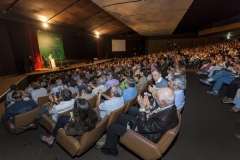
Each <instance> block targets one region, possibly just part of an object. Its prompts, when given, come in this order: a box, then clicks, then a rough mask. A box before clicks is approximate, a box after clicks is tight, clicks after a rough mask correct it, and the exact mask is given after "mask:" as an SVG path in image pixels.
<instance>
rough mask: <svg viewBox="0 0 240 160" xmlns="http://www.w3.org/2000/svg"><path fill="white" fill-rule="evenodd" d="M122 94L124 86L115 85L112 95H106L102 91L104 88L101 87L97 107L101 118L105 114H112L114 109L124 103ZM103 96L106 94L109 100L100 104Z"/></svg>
mask: <svg viewBox="0 0 240 160" xmlns="http://www.w3.org/2000/svg"><path fill="white" fill-rule="evenodd" d="M122 94H123V91H122V88H121V87H119V86H115V87H113V88H112V89H111V96H108V95H105V94H104V93H102V90H101V89H99V93H98V99H97V102H96V107H97V109H99V112H100V117H101V118H103V117H104V116H105V115H110V113H111V112H112V111H115V110H117V109H119V108H121V107H122V106H123V105H124V99H123V97H122ZM101 96H104V97H105V98H106V99H107V100H106V101H104V102H102V103H101V104H100V100H101Z"/></svg>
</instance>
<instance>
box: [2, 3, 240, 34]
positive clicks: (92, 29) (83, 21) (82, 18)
mask: <svg viewBox="0 0 240 160" xmlns="http://www.w3.org/2000/svg"><path fill="white" fill-rule="evenodd" d="M95 1H98V0H95ZM108 1H109V0H108ZM115 1H116V2H117V3H116V4H118V2H121V3H131V4H129V5H131V6H133V7H134V5H135V9H136V7H137V6H138V4H139V3H141V1H142V0H132V1H131V0H114V1H109V2H114V3H115ZM153 1H155V2H156V0H145V1H144V2H142V3H143V4H146V5H148V4H149V5H150V3H151V2H153ZM182 1H183V2H185V1H184V0H182ZM186 1H188V2H189V0H186ZM104 2H107V1H102V3H104ZM132 2H138V3H132ZM166 2H169V5H168V6H167V7H168V8H170V9H171V4H179V1H178V0H171V1H165V3H166ZM186 6H187V5H186ZM104 7H106V6H104ZM104 7H102V8H101V7H99V6H98V5H96V4H95V3H94V2H92V1H91V0H34V1H33V0H1V1H0V11H1V13H0V18H4V19H10V20H18V19H19V18H17V17H21V19H24V18H26V20H25V21H24V22H27V21H28V20H35V21H36V22H44V21H46V22H47V23H48V24H49V27H51V24H53V25H58V26H62V27H68V28H73V29H75V30H79V31H83V32H89V33H91V34H95V33H98V34H100V35H108V36H114V35H128V34H136V32H138V31H137V29H135V28H138V26H135V28H130V27H131V26H130V25H128V24H124V23H123V22H121V21H120V20H118V19H116V16H115V17H114V16H112V15H111V14H109V13H108V12H107V11H106V10H107V9H104ZM107 7H108V6H107ZM114 7H115V6H114ZM119 7H121V5H119ZM174 7H175V8H177V6H174ZM163 8H164V7H163ZM118 9H119V8H118ZM124 9H126V8H120V10H123V11H125V12H126V10H124ZM173 9H174V8H173ZM136 10H137V9H136ZM184 10H185V12H186V13H185V14H183V17H182V18H181V19H179V21H178V22H179V23H178V24H176V28H175V30H173V31H174V32H173V33H172V34H182V33H189V32H198V31H199V30H200V29H207V28H210V27H211V26H212V24H213V23H216V22H219V21H222V20H226V21H224V22H223V23H226V24H228V23H229V21H228V20H227V19H229V18H231V17H234V16H238V15H240V0H193V1H192V2H191V5H190V7H189V8H186V9H185V8H184ZM138 12H139V13H143V10H141V9H139V10H138ZM182 13H183V12H182ZM169 14H170V13H169ZM146 15H147V16H148V17H149V16H151V14H149V13H147V14H146ZM175 15H176V13H175ZM143 16H144V14H143ZM152 16H155V17H159V16H160V17H161V16H162V17H164V16H163V15H161V14H158V15H156V13H154V14H152ZM165 17H166V16H165ZM172 17H174V14H172ZM149 18H150V17H149ZM151 18H154V17H151ZM170 18H171V17H170ZM19 21H20V20H19ZM29 22H30V21H29ZM139 24H140V23H139ZM145 28H146V27H145ZM145 28H144V29H145ZM149 28H151V27H149ZM166 29H167V26H166ZM138 33H140V32H138ZM168 34H169V33H168Z"/></svg>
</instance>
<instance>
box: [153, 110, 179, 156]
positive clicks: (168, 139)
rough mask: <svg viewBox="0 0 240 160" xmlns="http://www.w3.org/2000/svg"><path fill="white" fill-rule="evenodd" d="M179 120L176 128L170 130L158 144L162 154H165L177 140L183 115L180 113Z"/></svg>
mask: <svg viewBox="0 0 240 160" xmlns="http://www.w3.org/2000/svg"><path fill="white" fill-rule="evenodd" d="M178 120H179V123H178V125H177V126H176V127H175V128H173V129H171V130H168V131H167V132H166V133H165V134H164V135H163V136H162V138H161V139H160V141H159V142H158V143H157V145H158V147H159V149H160V151H161V154H163V153H164V152H165V151H166V150H167V149H168V147H169V146H170V144H171V143H172V141H173V140H174V139H175V137H176V135H177V134H178V131H179V129H180V125H181V114H180V113H178Z"/></svg>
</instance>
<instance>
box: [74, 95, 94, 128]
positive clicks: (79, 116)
mask: <svg viewBox="0 0 240 160" xmlns="http://www.w3.org/2000/svg"><path fill="white" fill-rule="evenodd" d="M73 116H74V121H75V124H74V128H75V129H76V131H79V130H80V129H82V130H83V132H88V131H91V130H93V129H94V128H95V126H96V123H97V121H98V116H97V113H96V112H95V111H94V109H93V108H92V106H91V105H90V104H89V102H88V101H87V100H86V99H83V98H77V99H76V100H75V101H74V108H73Z"/></svg>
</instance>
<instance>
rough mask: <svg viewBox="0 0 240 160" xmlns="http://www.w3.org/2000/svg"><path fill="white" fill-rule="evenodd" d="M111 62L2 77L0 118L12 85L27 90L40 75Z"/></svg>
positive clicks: (105, 60)
mask: <svg viewBox="0 0 240 160" xmlns="http://www.w3.org/2000/svg"><path fill="white" fill-rule="evenodd" d="M111 60H112V59H102V60H95V61H93V63H86V62H87V61H85V60H82V62H80V63H75V64H69V66H68V65H66V66H62V67H56V68H53V69H50V68H44V69H38V70H37V71H34V72H31V73H26V74H23V75H12V76H8V77H1V78H0V84H1V87H0V117H1V116H2V114H3V113H4V110H5V107H4V103H5V100H6V94H7V93H8V92H9V91H10V85H11V84H16V85H17V86H18V88H19V89H21V90H25V88H26V87H27V85H28V84H29V82H31V81H33V80H36V78H37V77H38V76H39V75H42V74H48V73H54V72H62V71H65V70H69V69H75V68H78V67H84V66H89V65H93V64H99V63H104V62H108V61H111ZM78 62H79V61H78Z"/></svg>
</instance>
